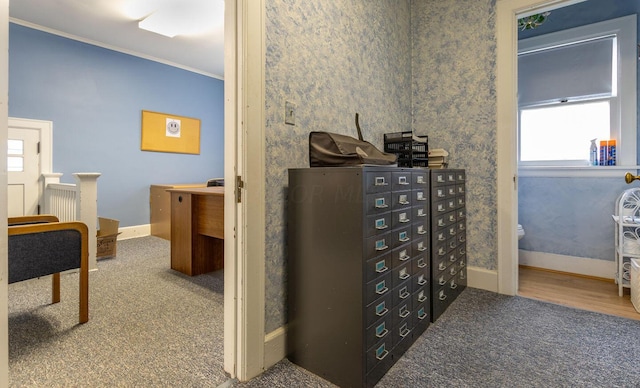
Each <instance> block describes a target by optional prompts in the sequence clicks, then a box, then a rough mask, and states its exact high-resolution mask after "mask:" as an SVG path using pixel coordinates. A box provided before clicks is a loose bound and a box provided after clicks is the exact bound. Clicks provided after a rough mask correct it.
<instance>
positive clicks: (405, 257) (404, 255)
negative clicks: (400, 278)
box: [399, 252, 411, 261]
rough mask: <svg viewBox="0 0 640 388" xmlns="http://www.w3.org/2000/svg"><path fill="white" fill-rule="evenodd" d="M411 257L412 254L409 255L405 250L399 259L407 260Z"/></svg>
mask: <svg viewBox="0 0 640 388" xmlns="http://www.w3.org/2000/svg"><path fill="white" fill-rule="evenodd" d="M410 258H411V256H409V255H407V254H406V252H403V253H402V255H401V256H400V258H399V259H400V261H407V260H409V259H410Z"/></svg>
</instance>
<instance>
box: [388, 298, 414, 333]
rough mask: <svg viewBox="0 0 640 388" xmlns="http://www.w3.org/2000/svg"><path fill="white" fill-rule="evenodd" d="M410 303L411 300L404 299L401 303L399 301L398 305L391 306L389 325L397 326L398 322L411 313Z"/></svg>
mask: <svg viewBox="0 0 640 388" xmlns="http://www.w3.org/2000/svg"><path fill="white" fill-rule="evenodd" d="M412 303H413V301H412V300H411V299H406V300H404V301H403V302H402V303H400V304H399V305H397V306H396V307H394V308H393V311H391V319H392V321H391V325H392V326H393V327H395V326H398V324H399V323H400V322H401V321H402V320H403V319H406V318H407V317H408V316H410V315H411V312H412V311H413V309H412V306H413V304H412Z"/></svg>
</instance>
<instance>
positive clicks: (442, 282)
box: [438, 277, 447, 286]
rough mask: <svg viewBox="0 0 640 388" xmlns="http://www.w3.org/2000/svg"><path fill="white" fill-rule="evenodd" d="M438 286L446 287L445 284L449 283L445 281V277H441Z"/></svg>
mask: <svg viewBox="0 0 640 388" xmlns="http://www.w3.org/2000/svg"><path fill="white" fill-rule="evenodd" d="M438 284H439V285H441V286H444V285H445V284H447V281H446V280H444V278H443V277H441V278H440V279H438Z"/></svg>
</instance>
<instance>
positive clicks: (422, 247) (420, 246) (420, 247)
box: [418, 242, 427, 252]
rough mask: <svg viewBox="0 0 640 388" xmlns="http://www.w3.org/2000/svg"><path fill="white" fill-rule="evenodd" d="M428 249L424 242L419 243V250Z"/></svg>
mask: <svg viewBox="0 0 640 388" xmlns="http://www.w3.org/2000/svg"><path fill="white" fill-rule="evenodd" d="M426 250H427V247H425V246H424V244H423V243H422V242H420V243H418V252H424V251H426Z"/></svg>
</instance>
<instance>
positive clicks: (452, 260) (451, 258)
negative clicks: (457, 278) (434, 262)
mask: <svg viewBox="0 0 640 388" xmlns="http://www.w3.org/2000/svg"><path fill="white" fill-rule="evenodd" d="M449 261H450V262H452V263H453V262H454V261H456V255H455V253H453V254H451V256H449Z"/></svg>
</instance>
